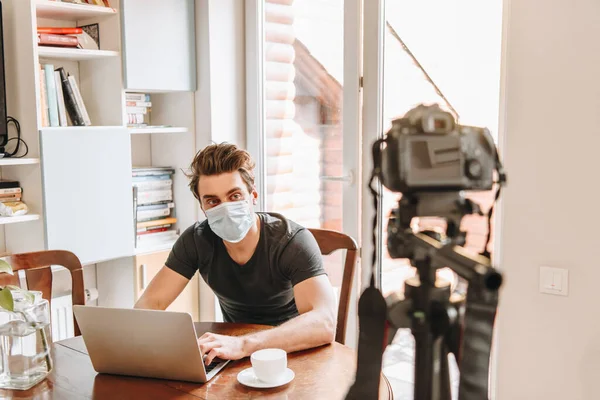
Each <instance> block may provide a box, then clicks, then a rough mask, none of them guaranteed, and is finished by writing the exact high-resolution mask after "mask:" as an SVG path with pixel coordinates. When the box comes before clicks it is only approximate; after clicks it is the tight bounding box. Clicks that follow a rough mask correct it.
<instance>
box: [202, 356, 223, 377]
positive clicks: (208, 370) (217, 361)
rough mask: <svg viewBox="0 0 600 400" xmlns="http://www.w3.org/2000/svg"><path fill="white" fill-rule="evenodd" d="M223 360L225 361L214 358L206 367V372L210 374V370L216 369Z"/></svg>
mask: <svg viewBox="0 0 600 400" xmlns="http://www.w3.org/2000/svg"><path fill="white" fill-rule="evenodd" d="M222 362H223V360H221V359H220V358H215V359H213V360H212V361H211V363H210V364H208V365H206V366H205V367H204V368H205V369H206V373H207V374H208V373H209V372H210V371H212V370H213V369H215V367H216V366H217V365H219V364H221V363H222Z"/></svg>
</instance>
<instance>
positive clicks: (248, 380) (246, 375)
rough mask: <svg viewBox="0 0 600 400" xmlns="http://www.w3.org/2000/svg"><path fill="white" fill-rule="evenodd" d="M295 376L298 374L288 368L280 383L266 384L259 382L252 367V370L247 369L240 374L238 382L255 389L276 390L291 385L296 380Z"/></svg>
mask: <svg viewBox="0 0 600 400" xmlns="http://www.w3.org/2000/svg"><path fill="white" fill-rule="evenodd" d="M295 376H296V374H294V371H292V370H291V369H289V368H286V369H285V372H284V373H283V376H282V377H281V380H280V381H279V382H275V383H266V382H263V381H261V380H259V379H258V378H257V377H256V375H254V370H253V369H252V367H250V368H246V369H245V370H243V371H242V372H240V373H239V374H238V376H237V379H238V382H239V383H241V384H242V385H246V386H250V387H253V388H259V389H268V388H275V387H278V386H282V385H285V384H287V383H290V382H291V381H292V380H293V379H294V377H295Z"/></svg>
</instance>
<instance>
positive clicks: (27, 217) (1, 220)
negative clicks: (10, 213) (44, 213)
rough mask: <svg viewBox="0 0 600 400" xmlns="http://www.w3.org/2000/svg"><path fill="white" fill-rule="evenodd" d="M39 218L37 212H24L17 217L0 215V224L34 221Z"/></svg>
mask: <svg viewBox="0 0 600 400" xmlns="http://www.w3.org/2000/svg"><path fill="white" fill-rule="evenodd" d="M38 219H40V216H39V215H37V214H25V215H20V216H18V217H0V225H6V224H16V223H18V222H27V221H36V220H38Z"/></svg>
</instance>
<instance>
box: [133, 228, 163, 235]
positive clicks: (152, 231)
mask: <svg viewBox="0 0 600 400" xmlns="http://www.w3.org/2000/svg"><path fill="white" fill-rule="evenodd" d="M167 229H168V228H156V229H150V230H142V231H137V234H138V235H150V234H153V233H156V232H165V231H166V230H167Z"/></svg>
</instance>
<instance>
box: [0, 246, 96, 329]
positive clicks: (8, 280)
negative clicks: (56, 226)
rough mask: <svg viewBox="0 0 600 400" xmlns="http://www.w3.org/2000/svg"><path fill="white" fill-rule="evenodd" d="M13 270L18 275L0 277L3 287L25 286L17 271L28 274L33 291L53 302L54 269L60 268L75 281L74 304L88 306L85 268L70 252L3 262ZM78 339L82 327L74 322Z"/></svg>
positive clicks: (16, 256) (27, 255) (42, 253)
mask: <svg viewBox="0 0 600 400" xmlns="http://www.w3.org/2000/svg"><path fill="white" fill-rule="evenodd" d="M1 259H2V260H4V261H6V262H7V263H9V264H10V265H11V266H12V269H13V271H15V274H14V275H9V274H0V285H2V286H4V285H15V286H19V287H20V286H21V285H20V282H19V276H18V274H17V273H16V271H20V270H24V271H25V278H26V281H27V287H28V289H29V290H36V291H40V292H42V297H43V298H44V299H46V300H48V302H50V304H52V303H51V301H52V269H51V268H50V266H52V265H60V266H62V267H65V268H67V269H68V270H69V271H70V272H71V278H72V280H73V293H72V296H73V304H74V305H75V304H79V305H84V304H85V293H84V287H83V268H82V266H81V262H80V261H79V258H77V256H76V255H75V254H73V253H71V252H70V251H64V250H48V251H38V252H34V253H22V254H13V255H9V256H5V257H2V258H1ZM73 322H74V324H73V325H74V330H75V336H79V335H80V334H81V332H80V331H79V326H78V325H77V321H76V320H74V321H73Z"/></svg>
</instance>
